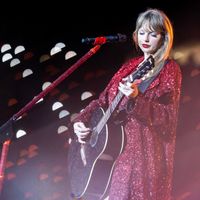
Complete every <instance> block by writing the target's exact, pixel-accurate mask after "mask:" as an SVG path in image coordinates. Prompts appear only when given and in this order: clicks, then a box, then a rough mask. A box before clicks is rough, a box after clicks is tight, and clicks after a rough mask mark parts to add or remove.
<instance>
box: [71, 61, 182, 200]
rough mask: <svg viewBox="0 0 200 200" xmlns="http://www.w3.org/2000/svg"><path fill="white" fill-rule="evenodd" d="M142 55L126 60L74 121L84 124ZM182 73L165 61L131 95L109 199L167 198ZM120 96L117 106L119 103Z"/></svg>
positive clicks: (170, 187) (102, 105)
mask: <svg viewBox="0 0 200 200" xmlns="http://www.w3.org/2000/svg"><path fill="white" fill-rule="evenodd" d="M142 60H143V57H139V58H133V59H131V60H129V61H128V62H126V63H125V64H124V65H123V66H122V67H121V68H120V69H119V70H118V72H117V73H116V74H115V75H114V76H113V78H112V79H111V81H110V82H109V84H108V85H107V87H106V88H105V90H104V91H103V92H102V93H101V94H100V97H99V99H97V100H93V101H92V102H91V103H90V104H89V105H88V106H87V107H86V108H85V109H84V111H83V112H81V113H80V114H79V116H78V117H77V118H76V120H75V121H82V122H85V123H87V122H88V120H89V119H90V116H91V114H92V112H93V111H94V110H95V109H96V107H98V106H101V107H107V105H108V104H110V103H111V102H112V100H113V99H114V97H115V96H116V94H117V92H118V85H119V82H120V81H121V80H122V78H123V77H126V76H127V75H128V74H130V73H132V72H133V71H134V70H135V69H136V67H137V66H138V64H139V63H140V62H141V61H142ZM181 80H182V75H181V71H180V67H179V65H178V64H177V63H176V62H175V61H174V60H169V61H168V62H167V64H165V66H164V68H163V69H162V71H161V72H160V74H159V75H158V76H157V77H156V79H155V80H154V81H153V82H152V83H151V84H150V86H149V88H148V89H147V90H146V92H145V93H144V94H142V93H140V94H139V95H138V96H137V97H136V98H135V99H134V100H135V103H134V107H133V109H132V111H130V112H127V116H126V121H125V125H124V130H125V135H126V141H127V142H126V146H125V148H124V151H123V152H122V153H121V154H120V156H119V157H118V159H117V161H116V163H115V169H114V173H113V176H112V180H111V188H110V193H109V200H170V199H171V189H172V175H173V159H174V151H175V139H176V126H177V116H178V108H179V98H180V89H181ZM127 100H128V97H125V96H124V97H123V99H122V101H121V102H120V103H119V105H118V108H120V107H124V105H125V104H126V102H127Z"/></svg>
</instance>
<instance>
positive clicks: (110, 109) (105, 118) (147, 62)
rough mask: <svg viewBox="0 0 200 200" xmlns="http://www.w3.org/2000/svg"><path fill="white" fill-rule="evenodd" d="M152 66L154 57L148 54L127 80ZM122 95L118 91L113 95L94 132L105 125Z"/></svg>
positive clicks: (141, 75)
mask: <svg viewBox="0 0 200 200" xmlns="http://www.w3.org/2000/svg"><path fill="white" fill-rule="evenodd" d="M153 67H154V59H153V57H152V56H149V57H148V58H147V59H146V60H145V61H144V62H143V63H142V64H141V65H140V67H139V69H138V70H136V71H134V72H133V73H131V74H130V75H129V76H127V78H128V82H133V81H134V80H136V79H140V78H142V77H143V76H144V75H145V74H146V73H147V72H148V71H149V70H151V69H152V68H153ZM122 97H123V93H122V92H120V91H119V92H118V93H117V95H116V96H115V98H114V100H113V101H112V103H111V104H110V105H109V107H108V109H107V110H106V112H105V115H104V116H103V117H102V118H101V120H100V121H99V123H98V124H97V126H96V132H97V133H98V134H99V133H100V132H101V130H102V128H103V127H104V126H105V125H106V123H107V121H108V119H109V118H110V116H111V114H112V113H113V111H114V110H115V108H116V106H117V105H118V103H119V102H120V100H121V99H122Z"/></svg>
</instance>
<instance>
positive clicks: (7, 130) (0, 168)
mask: <svg viewBox="0 0 200 200" xmlns="http://www.w3.org/2000/svg"><path fill="white" fill-rule="evenodd" d="M100 47H101V45H99V44H97V45H96V46H94V47H93V48H91V49H90V50H89V51H88V52H87V53H86V54H85V55H83V56H82V57H81V58H80V59H79V60H78V61H77V62H76V63H75V64H73V65H72V66H71V67H70V68H69V69H67V70H66V71H65V72H64V73H63V74H62V75H60V76H59V77H58V78H57V79H56V80H55V81H54V82H52V83H51V84H50V85H49V86H48V87H47V88H46V89H45V90H43V91H42V92H40V93H39V94H38V95H37V96H36V97H34V98H33V99H32V100H31V101H30V102H29V103H27V104H26V105H25V106H24V107H23V108H22V109H21V110H19V112H17V113H16V114H14V115H13V116H12V117H11V118H10V119H9V120H8V121H7V122H6V123H4V124H3V125H2V126H1V127H0V142H2V143H3V146H2V152H1V160H0V195H1V192H2V188H3V180H4V173H5V165H6V159H7V155H8V150H9V145H10V143H11V139H12V137H13V134H14V133H13V132H14V131H13V130H12V124H13V122H14V121H16V120H17V119H18V118H19V117H21V116H22V115H23V114H24V113H25V112H27V111H28V110H30V109H31V108H32V107H33V106H34V105H35V103H37V102H38V101H39V100H40V99H41V98H43V97H44V96H45V95H47V94H48V93H49V92H50V91H51V90H52V89H54V88H55V87H56V86H57V85H58V84H59V83H61V82H62V81H63V80H64V79H65V78H66V77H68V76H69V75H70V74H71V73H72V72H73V71H75V70H76V69H77V68H78V67H79V66H80V65H82V64H83V63H84V62H85V61H86V60H88V59H89V58H90V57H91V56H92V55H94V54H95V53H96V52H97V51H98V50H99V49H100Z"/></svg>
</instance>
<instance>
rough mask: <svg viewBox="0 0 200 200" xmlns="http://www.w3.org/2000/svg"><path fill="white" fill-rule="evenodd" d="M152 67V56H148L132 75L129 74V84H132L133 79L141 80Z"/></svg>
mask: <svg viewBox="0 0 200 200" xmlns="http://www.w3.org/2000/svg"><path fill="white" fill-rule="evenodd" d="M153 67H154V58H153V56H149V57H148V58H147V59H146V60H145V61H144V62H143V63H142V64H141V66H140V67H139V69H138V70H137V71H135V72H134V73H133V74H130V76H129V79H130V82H133V81H134V80H135V79H141V78H142V77H144V76H145V75H146V74H147V73H148V72H149V71H150V70H152V69H153Z"/></svg>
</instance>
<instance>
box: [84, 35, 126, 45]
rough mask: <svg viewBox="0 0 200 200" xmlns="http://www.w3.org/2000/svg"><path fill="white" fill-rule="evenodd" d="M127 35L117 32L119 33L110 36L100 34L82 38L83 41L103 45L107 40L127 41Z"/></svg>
mask: <svg viewBox="0 0 200 200" xmlns="http://www.w3.org/2000/svg"><path fill="white" fill-rule="evenodd" d="M126 40H127V36H126V35H123V34H120V33H117V35H110V36H100V37H96V38H83V39H82V40H81V42H82V43H86V44H90V43H93V45H102V44H105V43H107V42H116V43H117V42H126Z"/></svg>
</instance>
